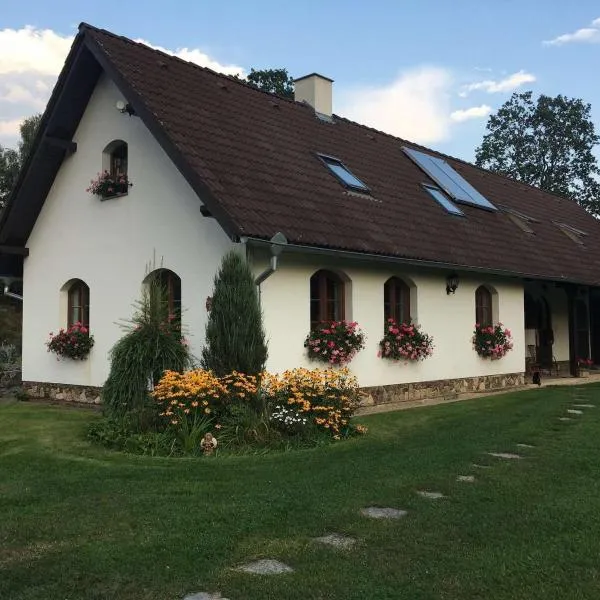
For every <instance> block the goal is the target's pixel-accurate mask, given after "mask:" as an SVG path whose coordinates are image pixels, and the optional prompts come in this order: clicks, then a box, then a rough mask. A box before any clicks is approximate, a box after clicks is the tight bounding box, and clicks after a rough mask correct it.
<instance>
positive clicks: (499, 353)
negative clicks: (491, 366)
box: [473, 323, 513, 360]
mask: <svg viewBox="0 0 600 600" xmlns="http://www.w3.org/2000/svg"><path fill="white" fill-rule="evenodd" d="M512 347H513V344H512V335H511V333H510V330H509V329H507V328H506V327H504V325H502V323H498V324H497V325H480V324H479V323H477V324H476V325H475V331H474V332H473V348H474V349H475V351H476V352H477V354H479V356H481V357H483V358H490V359H491V360H498V359H500V358H502V357H503V356H506V354H507V353H508V352H510V350H512Z"/></svg>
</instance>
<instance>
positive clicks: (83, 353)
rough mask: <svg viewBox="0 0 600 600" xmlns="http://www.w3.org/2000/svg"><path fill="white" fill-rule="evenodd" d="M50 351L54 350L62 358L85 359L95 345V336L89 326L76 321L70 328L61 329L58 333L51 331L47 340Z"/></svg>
mask: <svg viewBox="0 0 600 600" xmlns="http://www.w3.org/2000/svg"><path fill="white" fill-rule="evenodd" d="M46 346H48V352H54V354H56V355H57V356H58V358H59V359H60V358H61V357H63V358H70V359H72V360H85V359H86V358H87V357H88V355H89V353H90V350H91V349H92V347H93V346H94V336H92V335H90V332H89V330H88V328H87V327H84V326H83V325H82V324H81V323H75V324H74V325H71V327H69V328H68V329H66V330H65V329H61V330H60V331H59V332H58V333H57V334H56V335H55V334H53V333H50V339H49V340H48V341H47V342H46Z"/></svg>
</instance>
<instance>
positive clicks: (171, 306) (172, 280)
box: [150, 268, 181, 322]
mask: <svg viewBox="0 0 600 600" xmlns="http://www.w3.org/2000/svg"><path fill="white" fill-rule="evenodd" d="M150 277H155V278H156V279H157V280H158V282H159V284H160V285H161V287H162V288H163V289H164V290H165V291H166V294H167V296H166V301H167V310H168V312H169V316H172V317H174V319H175V320H176V321H178V322H181V277H179V275H177V273H175V272H174V271H171V269H162V268H161V269H156V270H155V271H153V272H152V273H151V274H150Z"/></svg>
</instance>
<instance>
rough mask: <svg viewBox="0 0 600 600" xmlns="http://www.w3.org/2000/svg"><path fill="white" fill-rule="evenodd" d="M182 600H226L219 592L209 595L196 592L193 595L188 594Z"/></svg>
mask: <svg viewBox="0 0 600 600" xmlns="http://www.w3.org/2000/svg"><path fill="white" fill-rule="evenodd" d="M183 600H228V599H227V598H224V597H223V596H221V594H220V593H219V592H216V593H214V594H210V593H209V592H196V593H195V594H188V595H187V596H185V598H184V599H183Z"/></svg>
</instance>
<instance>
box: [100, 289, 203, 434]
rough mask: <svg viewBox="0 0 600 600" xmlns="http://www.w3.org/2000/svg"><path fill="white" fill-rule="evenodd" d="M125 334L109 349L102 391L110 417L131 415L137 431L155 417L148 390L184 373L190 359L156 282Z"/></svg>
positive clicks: (140, 302)
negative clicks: (173, 374) (170, 373)
mask: <svg viewBox="0 0 600 600" xmlns="http://www.w3.org/2000/svg"><path fill="white" fill-rule="evenodd" d="M124 328H125V330H126V333H125V335H124V336H123V337H122V338H121V339H120V340H119V341H118V342H117V343H116V344H115V345H114V347H113V348H112V350H111V353H110V358H111V367H110V373H109V376H108V379H107V380H106V383H105V384H104V388H103V390H102V400H103V403H104V406H105V408H106V411H107V412H108V414H110V415H113V416H115V415H124V414H129V415H131V416H132V417H133V418H134V420H136V421H137V422H138V425H139V427H140V429H142V430H143V429H147V428H148V427H149V426H150V425H151V421H152V419H154V418H156V416H157V415H156V410H155V407H154V403H153V402H152V401H151V400H150V399H149V394H148V390H149V388H151V387H152V386H153V385H154V384H156V383H158V381H159V380H160V378H161V377H162V375H163V373H164V372H165V371H167V370H173V371H183V370H184V369H186V368H188V367H190V366H191V357H190V354H189V350H188V347H187V345H186V344H185V340H184V339H183V338H182V337H181V327H180V324H179V320H178V319H177V318H173V316H172V315H169V309H168V302H167V301H166V290H165V289H164V288H163V287H162V286H161V285H160V283H159V281H158V280H157V279H151V280H150V282H149V283H148V284H147V285H146V286H145V287H144V290H143V294H142V298H141V300H140V301H139V302H138V303H137V304H136V312H135V313H134V315H133V317H132V319H131V321H130V322H129V323H128V324H126V325H125V326H124Z"/></svg>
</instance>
